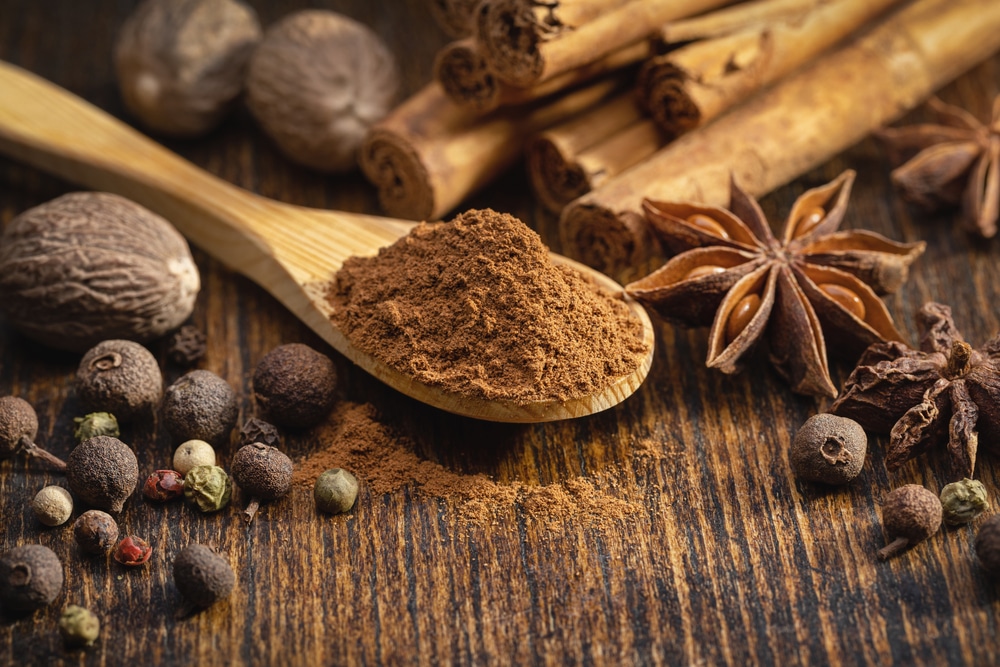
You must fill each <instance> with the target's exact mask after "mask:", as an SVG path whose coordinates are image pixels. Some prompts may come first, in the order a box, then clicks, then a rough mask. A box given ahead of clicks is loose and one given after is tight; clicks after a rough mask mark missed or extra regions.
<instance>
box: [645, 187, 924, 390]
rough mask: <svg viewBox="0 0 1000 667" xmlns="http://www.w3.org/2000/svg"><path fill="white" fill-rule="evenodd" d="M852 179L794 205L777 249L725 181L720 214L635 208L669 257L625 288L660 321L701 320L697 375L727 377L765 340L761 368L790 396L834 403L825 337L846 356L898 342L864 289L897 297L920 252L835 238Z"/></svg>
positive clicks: (855, 236) (752, 206)
mask: <svg viewBox="0 0 1000 667" xmlns="http://www.w3.org/2000/svg"><path fill="white" fill-rule="evenodd" d="M853 182H854V172H853V171H845V172H844V173H843V174H841V175H840V176H839V177H837V178H836V179H835V180H833V181H832V182H830V183H828V184H826V185H824V186H822V187H818V188H814V189H812V190H809V191H808V192H806V193H804V194H803V195H802V196H801V197H799V198H798V199H797V200H796V201H795V203H794V204H793V206H792V210H791V213H790V214H789V217H788V220H787V221H786V223H785V229H784V232H783V233H782V236H781V240H780V241H779V240H778V239H776V238H775V236H774V234H773V233H772V232H771V228H770V226H769V225H768V222H767V220H766V219H765V217H764V213H763V212H762V211H761V209H760V206H759V205H758V204H757V202H756V201H755V200H754V199H753V198H752V197H750V196H749V195H747V194H746V193H745V192H744V191H743V190H741V189H740V188H739V186H737V185H736V183H735V182H733V183H732V184H731V194H730V198H731V200H730V205H729V210H726V209H723V208H719V207H715V206H705V205H701V204H693V203H688V202H674V203H671V202H651V201H646V202H644V208H645V211H646V216H647V218H648V219H649V221H650V224H651V225H652V227H653V229H654V230H655V232H656V234H657V235H658V236H659V237H660V238H661V240H662V241H663V243H664V245H665V246H666V247H667V248H669V249H670V250H672V251H674V252H679V253H680V254H679V255H677V256H676V257H674V258H672V259H671V260H670V261H668V262H667V263H666V264H664V265H663V266H662V267H661V268H659V269H658V270H657V271H655V272H653V273H651V274H650V275H649V276H646V277H645V278H643V279H641V280H638V281H636V282H634V283H631V284H630V285H628V286H627V287H626V291H627V292H628V293H629V294H630V295H631V296H632V297H634V298H635V299H637V300H638V301H640V302H641V303H643V304H645V305H646V306H649V307H650V308H651V309H653V310H654V311H656V312H657V313H658V314H659V315H661V316H662V317H663V318H664V319H666V320H669V321H672V322H677V323H679V324H683V325H686V326H706V325H708V324H711V325H712V329H711V332H710V333H709V349H708V360H707V362H706V363H707V365H708V366H709V367H711V368H718V369H719V370H721V371H723V372H725V373H735V372H737V371H738V370H740V368H741V365H742V361H743V360H744V358H745V357H746V355H747V353H748V352H749V351H750V350H751V349H752V348H753V347H754V346H755V344H756V343H757V342H758V341H759V340H760V339H761V338H763V337H766V338H767V339H768V342H769V348H770V357H771V362H772V363H773V364H774V366H775V367H776V368H777V370H778V372H779V373H780V374H781V375H782V376H784V377H785V378H786V379H787V380H788V381H789V382H790V383H791V385H792V389H793V390H794V391H796V392H799V393H803V394H811V395H822V396H836V394H837V390H836V388H835V387H834V384H833V381H832V380H831V379H830V370H829V364H828V361H827V356H826V352H827V340H829V342H831V343H835V344H836V346H837V349H838V351H844V352H845V353H847V352H852V351H853V352H854V353H857V354H860V352H861V351H862V350H863V349H864V348H865V347H867V346H868V345H869V344H871V343H873V342H876V341H882V340H890V339H893V340H898V339H899V338H900V334H899V332H898V331H897V330H896V327H895V325H894V324H893V321H892V317H891V316H890V315H889V312H888V310H886V307H885V304H883V303H882V301H881V300H880V299H879V298H878V296H877V295H876V292H879V293H883V294H884V293H887V292H891V291H893V290H895V289H897V288H898V287H899V286H900V285H901V284H902V283H903V281H904V280H905V279H906V275H907V271H908V268H909V265H910V264H911V263H912V262H913V261H914V260H915V259H916V258H917V257H919V256H920V254H921V253H923V250H924V244H923V243H911V244H903V243H896V242H893V241H890V240H889V239H887V238H885V237H883V236H880V235H878V234H875V233H873V232H868V231H862V230H855V231H846V232H837V231H836V230H837V228H838V227H839V226H840V223H841V221H842V220H843V217H844V213H845V211H846V209H847V200H848V198H849V197H850V191H851V185H852V184H853ZM824 332H825V335H826V337H824Z"/></svg>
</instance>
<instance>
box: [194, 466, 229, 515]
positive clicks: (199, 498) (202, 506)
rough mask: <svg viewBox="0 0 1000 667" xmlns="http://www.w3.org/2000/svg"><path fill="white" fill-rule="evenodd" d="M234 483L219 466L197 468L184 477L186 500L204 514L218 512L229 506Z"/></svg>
mask: <svg viewBox="0 0 1000 667" xmlns="http://www.w3.org/2000/svg"><path fill="white" fill-rule="evenodd" d="M232 495H233V483H232V481H231V480H230V479H229V475H227V474H226V471H225V470H223V469H222V468H220V467H219V466H195V467H194V468H191V470H189V471H188V474H187V475H185V476H184V498H185V500H187V501H188V502H189V503H191V504H192V505H194V506H195V507H197V508H198V509H199V510H201V511H202V512H217V511H219V510H221V509H222V508H223V507H225V506H226V505H228V504H229V499H230V498H231V497H232Z"/></svg>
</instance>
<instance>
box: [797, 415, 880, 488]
mask: <svg viewBox="0 0 1000 667" xmlns="http://www.w3.org/2000/svg"><path fill="white" fill-rule="evenodd" d="M867 449H868V437H867V436H866V435H865V430H864V429H863V428H862V427H861V424H859V423H858V422H856V421H854V420H853V419H848V418H847V417H838V416H837V415H831V414H827V413H821V414H817V415H813V416H812V417H810V418H809V419H807V420H806V423H805V424H803V425H802V428H800V429H799V432H798V433H796V434H795V440H794V441H793V442H792V452H791V457H790V458H791V462H792V468H793V469H794V470H795V475H796V476H797V477H798V478H799V479H803V480H806V481H809V482H821V483H823V484H846V483H848V482H850V481H851V480H853V479H854V478H855V477H857V476H858V474H859V473H860V472H861V468H862V467H863V466H864V464H865V452H866V451H867Z"/></svg>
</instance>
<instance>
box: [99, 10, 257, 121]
mask: <svg viewBox="0 0 1000 667" xmlns="http://www.w3.org/2000/svg"><path fill="white" fill-rule="evenodd" d="M260 34H261V29H260V23H259V22H258V21H257V15H256V14H255V13H254V11H253V10H252V9H251V8H250V7H248V6H247V5H245V4H243V3H242V2H237V1H236V0H147V1H146V2H143V3H142V4H141V5H139V7H138V8H137V9H136V10H135V12H134V13H133V14H132V15H131V16H129V18H128V20H127V21H126V22H125V24H124V25H123V26H122V28H121V32H119V34H118V39H117V41H116V43H115V70H116V72H117V74H118V84H119V86H120V88H121V93H122V98H123V99H124V101H125V106H126V107H128V109H129V111H131V112H132V113H134V114H135V115H136V116H138V117H139V120H141V121H142V122H143V124H145V125H146V126H147V127H149V128H150V129H152V130H155V131H157V132H162V133H164V134H169V135H174V136H185V137H190V136H196V135H199V134H204V133H205V132H208V131H209V130H211V129H212V128H213V127H215V126H216V125H217V124H218V123H219V121H221V120H222V118H223V117H224V116H225V115H226V114H227V113H228V112H229V111H230V110H231V109H232V108H233V106H234V105H235V103H236V101H237V100H238V98H239V95H240V93H241V92H242V90H243V78H244V72H245V71H246V64H247V60H248V59H249V58H250V54H251V53H252V52H253V48H254V46H255V45H256V44H257V41H258V40H259V39H260Z"/></svg>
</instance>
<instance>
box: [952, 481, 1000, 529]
mask: <svg viewBox="0 0 1000 667" xmlns="http://www.w3.org/2000/svg"><path fill="white" fill-rule="evenodd" d="M989 507H990V501H989V498H988V496H987V494H986V487H985V486H983V483H982V482H980V481H977V480H974V479H963V480H960V481H958V482H952V483H951V484H945V487H944V488H943V489H941V508H942V510H943V512H944V514H943V516H944V522H945V523H946V524H948V525H949V526H960V525H962V524H963V523H969V522H970V521H972V520H973V519H975V518H976V517H977V516H979V515H980V514H982V513H983V512H984V511H986V510H987V509H989Z"/></svg>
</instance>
